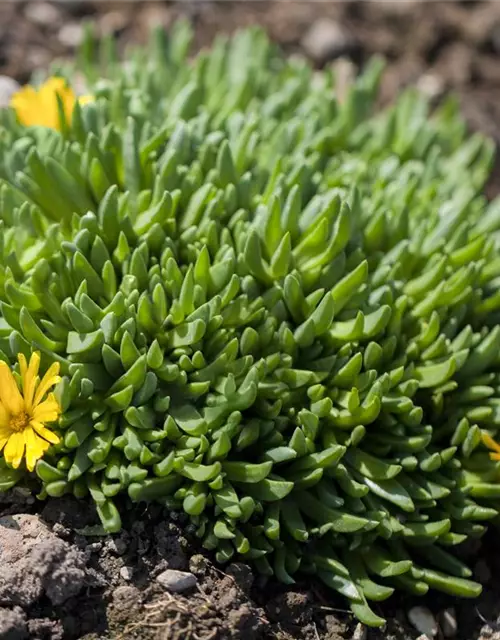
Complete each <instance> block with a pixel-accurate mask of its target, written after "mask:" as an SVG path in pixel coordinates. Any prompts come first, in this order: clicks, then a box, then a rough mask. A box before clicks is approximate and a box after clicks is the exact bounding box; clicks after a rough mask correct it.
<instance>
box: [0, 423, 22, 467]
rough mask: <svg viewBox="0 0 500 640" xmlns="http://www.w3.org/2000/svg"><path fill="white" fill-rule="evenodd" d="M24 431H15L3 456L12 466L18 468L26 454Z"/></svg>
mask: <svg viewBox="0 0 500 640" xmlns="http://www.w3.org/2000/svg"><path fill="white" fill-rule="evenodd" d="M24 444H25V442H24V431H16V432H14V433H13V434H12V435H11V436H10V438H9V440H8V441H7V444H6V445H5V448H4V450H3V457H4V458H5V461H6V462H7V463H8V464H10V466H11V467H14V469H17V468H18V467H19V465H20V464H21V461H22V459H23V455H24Z"/></svg>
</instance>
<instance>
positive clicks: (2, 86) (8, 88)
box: [0, 76, 21, 109]
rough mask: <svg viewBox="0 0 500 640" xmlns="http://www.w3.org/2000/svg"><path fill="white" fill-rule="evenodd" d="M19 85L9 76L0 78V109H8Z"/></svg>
mask: <svg viewBox="0 0 500 640" xmlns="http://www.w3.org/2000/svg"><path fill="white" fill-rule="evenodd" d="M20 88H21V85H20V84H19V83H18V82H16V81H15V80H14V79H13V78H9V76H0V109H2V108H3V107H8V106H9V103H10V99H11V98H12V96H13V94H14V93H16V91H19V89H20Z"/></svg>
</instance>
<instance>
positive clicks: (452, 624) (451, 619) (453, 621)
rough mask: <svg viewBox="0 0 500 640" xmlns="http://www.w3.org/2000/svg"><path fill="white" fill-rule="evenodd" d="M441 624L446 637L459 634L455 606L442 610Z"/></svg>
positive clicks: (440, 615)
mask: <svg viewBox="0 0 500 640" xmlns="http://www.w3.org/2000/svg"><path fill="white" fill-rule="evenodd" d="M439 625H440V627H441V631H442V632H443V635H444V637H445V638H453V637H455V636H456V635H457V630H458V625H457V614H456V612H455V609H454V608H453V607H450V608H449V609H445V610H444V611H441V613H440V614H439Z"/></svg>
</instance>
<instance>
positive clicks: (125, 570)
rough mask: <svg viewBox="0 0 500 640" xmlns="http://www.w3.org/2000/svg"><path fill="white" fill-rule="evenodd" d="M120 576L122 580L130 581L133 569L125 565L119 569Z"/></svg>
mask: <svg viewBox="0 0 500 640" xmlns="http://www.w3.org/2000/svg"><path fill="white" fill-rule="evenodd" d="M120 575H121V577H122V578H123V579H124V580H127V582H128V581H130V580H132V578H133V577H134V569H133V568H132V567H128V566H127V565H125V566H124V567H122V568H121V569H120Z"/></svg>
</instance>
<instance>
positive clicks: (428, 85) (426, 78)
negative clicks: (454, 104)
mask: <svg viewBox="0 0 500 640" xmlns="http://www.w3.org/2000/svg"><path fill="white" fill-rule="evenodd" d="M417 88H418V89H419V90H420V91H421V92H422V93H423V94H424V95H426V96H427V97H428V98H429V99H430V100H436V99H437V98H440V97H441V96H442V95H443V93H444V92H445V90H446V85H445V82H444V80H443V78H442V77H441V76H439V75H437V74H436V73H424V74H423V75H422V76H420V78H419V79H418V82H417Z"/></svg>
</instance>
